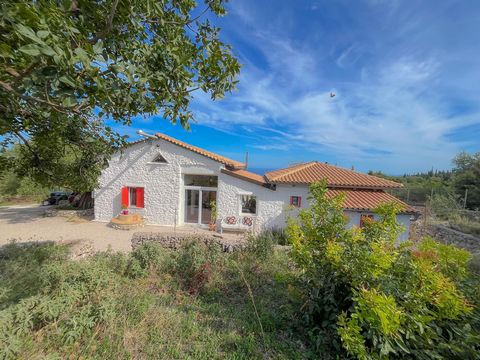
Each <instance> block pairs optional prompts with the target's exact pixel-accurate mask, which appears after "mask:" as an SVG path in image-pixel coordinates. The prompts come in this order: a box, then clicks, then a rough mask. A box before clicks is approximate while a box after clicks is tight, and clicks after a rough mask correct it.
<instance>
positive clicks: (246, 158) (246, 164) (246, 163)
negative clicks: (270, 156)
mask: <svg viewBox="0 0 480 360" xmlns="http://www.w3.org/2000/svg"><path fill="white" fill-rule="evenodd" d="M247 169H248V151H246V152H245V170H247Z"/></svg>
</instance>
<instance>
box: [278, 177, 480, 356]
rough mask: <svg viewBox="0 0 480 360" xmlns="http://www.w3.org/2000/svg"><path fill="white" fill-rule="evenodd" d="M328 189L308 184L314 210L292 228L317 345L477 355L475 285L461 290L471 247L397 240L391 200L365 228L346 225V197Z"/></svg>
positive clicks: (325, 349) (336, 350) (360, 352)
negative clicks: (330, 193)
mask: <svg viewBox="0 0 480 360" xmlns="http://www.w3.org/2000/svg"><path fill="white" fill-rule="evenodd" d="M326 191H327V188H326V185H325V184H324V183H323V184H322V183H320V184H314V185H312V187H311V189H310V192H311V194H312V198H311V204H312V205H311V208H310V209H305V210H302V211H301V212H300V215H299V217H298V220H293V219H290V221H289V226H288V228H287V233H288V236H289V238H290V241H291V243H292V246H293V250H292V256H293V259H294V261H295V263H296V264H297V265H298V266H299V268H300V269H301V271H302V278H301V286H300V293H301V296H302V297H303V300H304V305H303V307H302V309H303V313H304V315H305V320H306V322H307V324H308V326H310V328H311V333H312V340H313V341H314V342H315V343H316V345H317V348H318V349H319V350H320V351H322V353H324V354H325V353H327V354H328V353H330V354H332V357H334V356H335V354H337V355H342V354H344V355H345V353H347V354H348V355H350V356H354V357H356V358H360V359H372V358H373V359H380V358H388V357H392V358H393V357H395V358H415V359H442V358H449V359H450V358H475V357H476V356H477V355H478V351H479V350H480V349H479V345H478V344H479V340H480V328H479V326H480V323H479V319H478V317H479V314H478V308H477V306H478V300H479V299H478V293H477V297H476V298H475V297H471V296H470V295H469V294H470V292H467V291H463V290H464V289H466V288H467V287H466V282H467V281H468V279H469V274H468V271H467V268H466V266H467V263H468V261H469V259H470V254H469V253H468V252H467V251H464V250H460V249H457V248H455V247H454V246H448V245H441V244H439V243H437V242H435V241H434V240H433V239H430V238H425V239H423V240H422V241H421V242H420V243H419V244H416V245H415V246H414V245H413V244H412V243H410V242H407V243H403V244H401V245H399V246H397V244H396V239H397V236H398V235H399V232H400V231H401V230H402V229H401V227H400V225H399V224H398V223H397V222H396V213H397V212H398V208H396V205H394V204H384V205H382V206H380V207H379V208H378V209H377V214H378V220H372V221H369V222H367V223H366V225H365V227H364V228H352V229H346V228H345V225H346V219H345V218H344V215H343V209H342V202H343V200H344V199H343V197H342V196H337V197H335V198H328V197H327V196H326ZM477 287H478V285H477Z"/></svg>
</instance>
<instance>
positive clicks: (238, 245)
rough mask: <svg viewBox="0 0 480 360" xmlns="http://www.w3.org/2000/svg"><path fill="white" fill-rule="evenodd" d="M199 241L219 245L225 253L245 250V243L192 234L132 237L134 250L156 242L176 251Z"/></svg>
mask: <svg viewBox="0 0 480 360" xmlns="http://www.w3.org/2000/svg"><path fill="white" fill-rule="evenodd" d="M190 240H197V241H201V242H203V243H204V244H206V245H209V246H211V245H213V244H217V245H218V246H220V247H221V249H222V251H223V252H229V253H230V252H233V251H236V250H240V249H243V248H244V247H245V243H244V242H235V243H233V242H231V241H226V240H224V239H222V238H221V237H217V236H215V235H198V234H195V235H192V234H168V233H158V232H136V233H134V234H133V236H132V250H135V249H136V248H138V247H139V246H141V245H143V244H145V243H147V242H154V243H157V244H160V246H162V247H164V248H166V249H172V250H176V249H178V248H179V247H180V246H181V244H182V243H183V242H185V241H190Z"/></svg>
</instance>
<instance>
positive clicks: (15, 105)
mask: <svg viewBox="0 0 480 360" xmlns="http://www.w3.org/2000/svg"><path fill="white" fill-rule="evenodd" d="M225 13H226V10H225V7H224V0H205V1H203V2H200V3H197V2H195V1H191V0H174V1H172V0H165V1H157V0H129V1H124V0H121V1H119V0H105V1H89V0H62V1H58V0H42V1H33V0H19V1H10V0H0V39H1V41H0V139H1V141H0V151H1V149H2V148H7V147H9V146H10V145H11V144H12V143H13V142H20V143H22V144H24V146H23V147H22V148H21V150H22V151H21V157H19V158H17V159H16V161H15V162H11V161H9V159H5V158H1V157H0V172H1V170H2V169H6V168H11V167H15V169H16V171H17V172H18V173H19V174H20V175H28V176H30V177H31V178H34V179H35V181H36V182H38V183H40V184H42V185H45V186H48V187H50V186H52V184H53V185H54V184H56V183H58V182H59V176H60V175H62V174H67V176H63V177H61V179H62V180H63V183H62V184H61V185H62V186H63V187H66V188H73V189H75V190H77V191H90V190H92V189H93V188H94V186H95V185H96V182H97V178H98V175H99V174H100V172H101V170H102V168H103V166H104V165H105V161H106V160H108V158H109V156H110V154H111V153H112V152H113V151H114V150H115V149H117V148H118V147H119V146H122V145H123V144H124V136H123V135H124V133H125V132H124V131H121V133H122V134H119V133H118V129H121V127H122V126H129V125H130V124H131V121H132V118H133V117H136V116H146V115H151V114H155V115H156V114H161V115H162V117H163V118H164V119H168V120H170V121H172V122H174V123H175V122H179V123H181V125H182V126H184V127H186V128H187V127H188V124H189V121H190V120H191V119H192V118H193V113H192V111H191V109H190V102H191V100H192V98H193V94H194V92H195V91H197V90H198V91H203V92H205V93H207V94H208V95H209V96H210V97H211V98H212V99H219V98H221V97H223V96H224V94H225V93H228V92H230V91H231V90H233V89H234V87H235V84H236V76H237V75H238V73H239V71H240V65H239V63H238V61H237V60H236V58H235V57H234V56H233V55H232V53H231V49H230V47H229V46H228V45H227V44H225V43H223V42H222V41H221V40H220V29H219V28H218V27H216V26H215V25H213V23H212V21H211V20H212V18H215V17H217V16H223V15H225ZM66 160H68V161H66Z"/></svg>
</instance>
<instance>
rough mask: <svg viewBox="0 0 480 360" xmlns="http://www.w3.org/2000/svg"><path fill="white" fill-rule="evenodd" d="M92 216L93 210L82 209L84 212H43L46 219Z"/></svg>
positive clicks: (52, 210) (53, 210)
mask: <svg viewBox="0 0 480 360" xmlns="http://www.w3.org/2000/svg"><path fill="white" fill-rule="evenodd" d="M92 215H93V209H84V210H61V209H47V210H45V216H46V217H53V216H62V217H72V216H92Z"/></svg>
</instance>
